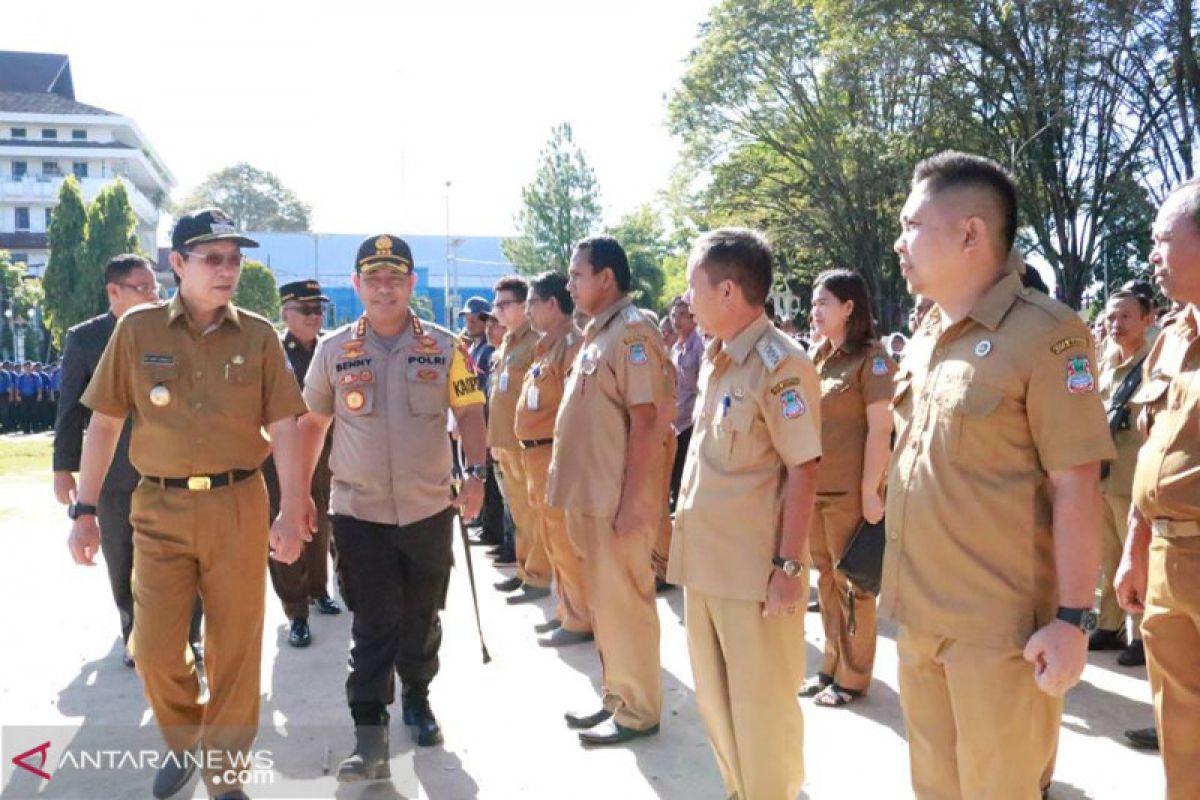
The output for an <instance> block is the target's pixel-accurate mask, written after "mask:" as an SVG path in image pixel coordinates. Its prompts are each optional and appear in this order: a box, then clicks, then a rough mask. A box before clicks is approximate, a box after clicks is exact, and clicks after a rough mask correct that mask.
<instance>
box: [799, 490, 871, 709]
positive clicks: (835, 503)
mask: <svg viewBox="0 0 1200 800" xmlns="http://www.w3.org/2000/svg"><path fill="white" fill-rule="evenodd" d="M813 511H814V513H813V518H812V531H811V533H810V534H809V545H808V548H809V553H810V554H811V555H812V562H813V566H814V567H815V568H816V569H817V571H818V576H817V594H818V596H819V597H820V599H821V624H822V625H823V626H824V628H825V658H824V660H822V662H821V673H822V674H823V675H827V676H829V677H830V678H832V679H833V680H834V681H835V682H836V683H837V684H838V685H839V686H841V687H844V688H846V689H852V690H854V691H856V692H865V691H866V690H867V689H868V688H869V687H870V685H871V671H872V670H873V669H874V667H875V638H876V617H875V598H874V596H872V595H871V594H869V593H867V592H860V591H858V590H857V589H856V590H855V591H854V622H855V633H854V635H853V636H851V635H850V599H849V597H848V595H847V592H848V591H849V589H850V582H849V581H848V580H847V579H846V576H845V575H844V574H842V573H841V572H839V571H838V570H837V567H836V566H835V565H836V564H837V562H838V561H839V560H840V559H841V557H842V553H844V552H846V546H847V545H848V544H850V539H851V538H853V537H854V532H855V531H857V530H858V526H859V523H861V522H862V499H861V495H860V494H859V493H858V492H846V493H845V494H819V495H817V503H816V507H815V508H814V509H813Z"/></svg>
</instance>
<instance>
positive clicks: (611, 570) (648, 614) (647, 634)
mask: <svg viewBox="0 0 1200 800" xmlns="http://www.w3.org/2000/svg"><path fill="white" fill-rule="evenodd" d="M657 534H658V522H657V520H656V521H655V522H653V523H652V524H650V525H647V526H646V527H644V528H643V529H642V530H639V531H633V532H632V533H627V534H623V535H621V536H618V535H617V534H616V532H615V531H613V521H612V519H610V518H608V517H593V516H588V515H586V514H580V513H579V512H577V511H571V510H569V509H568V510H567V535H568V536H570V537H571V541H572V542H573V543H574V544H575V546H576V547H577V548H578V549H579V551H580V553H581V554H582V555H583V585H584V588H585V590H586V591H587V596H588V601H589V603H590V609H591V615H592V631H593V632H594V633H595V634H596V649H597V650H599V651H600V664H601V669H602V671H603V681H604V707H605V708H606V709H608V710H609V711H611V712H612V714H613V719H615V720H616V721H617V722H618V723H619V724H621V725H623V726H625V727H626V728H633V729H635V730H645V729H647V728H650V727H652V726H654V725H657V724H658V722H659V718H660V717H661V716H662V669H661V667H660V664H659V654H658V636H659V629H658V609H657V608H656V607H655V601H654V570H653V569H651V567H650V553H651V551H652V550H653V549H654V540H655V537H656V536H657Z"/></svg>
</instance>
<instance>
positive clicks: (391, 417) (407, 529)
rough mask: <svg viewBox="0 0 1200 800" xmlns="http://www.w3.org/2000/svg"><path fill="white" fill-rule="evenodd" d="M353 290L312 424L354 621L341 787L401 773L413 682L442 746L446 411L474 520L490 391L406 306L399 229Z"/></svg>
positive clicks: (416, 703) (320, 380) (413, 705)
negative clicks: (398, 705)
mask: <svg viewBox="0 0 1200 800" xmlns="http://www.w3.org/2000/svg"><path fill="white" fill-rule="evenodd" d="M353 282H354V288H355V290H356V291H357V292H358V294H359V297H360V298H361V299H362V301H363V308H364V309H365V311H364V312H363V316H362V317H360V318H359V319H358V320H357V321H356V322H353V323H351V324H349V325H346V326H344V327H343V328H341V329H339V330H337V331H334V332H333V333H331V334H329V335H328V336H326V337H324V338H322V339H321V340H320V341H319V342H318V343H317V350H316V352H315V353H314V354H313V360H312V366H311V367H310V368H309V372H308V377H307V379H306V380H305V383H304V396H305V399H306V400H307V401H308V405H309V408H310V409H311V413H309V414H308V415H306V416H305V417H304V418H303V420H302V421H301V426H300V431H301V436H302V445H303V454H304V458H305V464H306V466H307V467H308V474H309V475H311V474H312V470H313V467H314V466H315V465H316V463H317V458H318V456H319V454H320V452H321V447H322V444H323V443H324V441H325V433H326V431H327V430H328V429H329V426H330V424H331V423H332V422H333V420H334V419H336V420H337V424H336V425H334V427H333V451H332V454H331V455H330V458H329V466H330V469H332V470H333V486H332V495H331V498H330V507H331V511H332V519H333V537H334V540H335V541H336V543H337V550H338V561H339V564H338V567H339V570H340V572H341V575H342V590H343V592H345V594H346V601H347V605H348V606H349V607H350V610H351V612H352V613H353V615H354V620H353V623H352V627H351V636H352V642H351V645H350V674H349V675H348V676H347V677H346V700H347V703H348V704H349V706H350V716H351V718H352V719H353V721H354V736H355V747H354V752H353V753H352V754H351V755H350V757H349V758H346V759H345V760H344V761H342V762H341V764H340V765H339V766H338V768H337V778H338V780H339V781H356V780H364V779H367V780H370V779H376V778H386V777H388V776H389V775H390V768H389V765H388V728H387V726H388V721H389V719H390V716H389V713H388V709H387V707H388V706H389V705H390V704H391V703H392V702H393V700H394V699H395V677H396V674H399V676H400V679H401V682H402V697H403V700H402V708H403V714H404V724H405V725H407V726H408V727H409V728H410V730H411V733H412V735H413V738H414V739H415V740H416V742H417V744H418V745H420V746H423V747H427V746H432V745H436V744H440V743H441V742H442V731H441V727H440V726H439V725H438V722H437V719H436V718H435V717H434V715H433V711H432V709H431V708H430V705H429V684H430V682H432V680H433V678H434V676H435V675H437V672H438V667H439V662H438V652H439V650H440V649H441V643H442V626H441V618H440V611H441V609H442V607H443V606H444V605H445V601H446V589H447V587H448V586H449V582H450V566H451V563H452V561H453V556H452V554H451V541H452V536H453V531H454V516H455V511H454V508H453V501H452V498H451V493H450V489H451V485H450V473H451V467H452V458H451V453H450V445H449V443H448V442H447V441H446V425H447V422H448V417H447V414H448V413H453V414H454V417H455V420H456V422H457V423H458V429H459V432H460V433H461V435H462V446H463V453H464V455H465V458H466V464H465V465H464V468H463V472H464V474H465V476H466V481H465V483H464V485H463V491H462V494H461V495H460V496H459V498H458V499H459V501H460V503H461V505H463V506H465V507H466V513H467V515H468V518H469V517H470V516H473V515H474V514H475V513H477V512H478V511H479V506H480V503H481V502H482V500H483V476H484V473H485V469H486V468H485V466H484V457H485V455H486V445H485V439H486V426H485V422H484V418H483V403H484V396H483V392H482V391H480V389H479V387H478V385H477V382H476V375H475V370H474V367H473V365H472V364H471V362H470V358H469V357H468V355H467V353H466V350H465V349H464V348H463V346H462V345H461V344H460V343H459V342H458V341H457V340H456V339H455V337H454V334H452V333H451V332H450V331H448V330H446V329H445V328H442V327H440V326H437V325H434V324H433V323H430V322H423V321H422V320H420V319H419V318H418V317H417V315H416V314H415V313H413V311H412V310H411V309H410V308H409V301H410V299H411V298H412V292H413V288H414V287H415V285H416V273H415V268H414V264H413V257H412V251H411V250H410V249H409V246H408V244H407V243H406V242H405V241H404V240H403V239H401V238H399V237H398V236H392V235H390V234H380V235H379V236H370V237H367V238H366V239H365V240H363V242H362V244H360V245H359V248H358V254H357V256H356V258H355V263H354V276H353Z"/></svg>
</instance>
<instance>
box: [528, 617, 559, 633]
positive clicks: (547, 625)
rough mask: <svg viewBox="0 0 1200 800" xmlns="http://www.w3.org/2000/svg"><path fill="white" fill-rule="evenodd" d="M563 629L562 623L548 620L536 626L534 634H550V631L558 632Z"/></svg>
mask: <svg viewBox="0 0 1200 800" xmlns="http://www.w3.org/2000/svg"><path fill="white" fill-rule="evenodd" d="M561 627H562V622H560V621H559V620H557V619H548V620H546V621H545V622H539V623H538V624H537V625H534V626H533V632H534V633H549V632H550V631H556V630H558V629H559V628H561Z"/></svg>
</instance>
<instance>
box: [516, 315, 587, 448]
mask: <svg viewBox="0 0 1200 800" xmlns="http://www.w3.org/2000/svg"><path fill="white" fill-rule="evenodd" d="M582 346H583V332H582V331H580V330H579V329H578V328H576V327H575V325H574V324H573V323H572V322H571V320H570V319H569V318H567V319H564V320H563V323H562V326H561V327H560V328H558V329H557V330H553V331H547V332H546V333H545V334H544V335H543V336H542V337H541V338H540V339H538V341H537V345H536V346H535V347H534V350H533V364H532V365H531V366H530V368H529V370H528V371H527V372H526V373H525V380H524V381H523V382H522V384H521V390H520V391H521V393H520V396H519V397H518V399H517V415H516V424H515V432H516V434H517V438H518V439H524V440H525V441H538V440H540V439H550V438H552V437H553V436H554V418H555V417H556V416H558V407H559V404H561V403H562V398H563V391H564V389H565V387H566V382H567V374H568V373H569V372H570V371H571V365H572V364H573V363H574V362H575V357H576V356H577V355H578V354H579V349H580V347H582Z"/></svg>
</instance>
